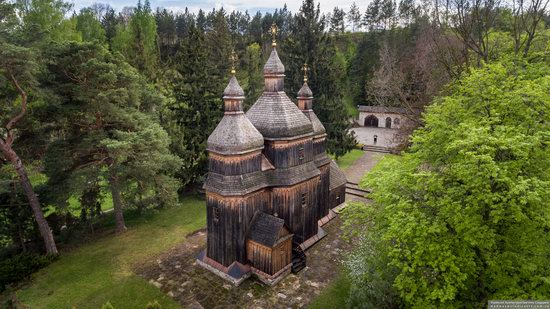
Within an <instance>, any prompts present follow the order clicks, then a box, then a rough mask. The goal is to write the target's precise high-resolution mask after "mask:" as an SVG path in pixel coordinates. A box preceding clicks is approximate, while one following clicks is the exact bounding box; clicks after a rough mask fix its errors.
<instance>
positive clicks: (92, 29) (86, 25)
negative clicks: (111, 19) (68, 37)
mask: <svg viewBox="0 0 550 309" xmlns="http://www.w3.org/2000/svg"><path fill="white" fill-rule="evenodd" d="M76 30H78V31H79V32H80V34H81V36H82V40H83V41H85V42H93V41H97V42H99V43H104V42H105V30H104V29H103V26H102V25H101V23H100V22H99V20H97V17H96V16H95V15H94V12H93V11H92V9H90V8H86V9H82V10H81V11H80V14H78V15H77V16H76Z"/></svg>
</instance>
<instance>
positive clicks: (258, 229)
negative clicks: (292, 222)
mask: <svg viewBox="0 0 550 309" xmlns="http://www.w3.org/2000/svg"><path fill="white" fill-rule="evenodd" d="M284 225H285V221H284V220H283V219H281V218H277V217H274V216H272V215H268V214H266V213H263V212H258V213H257V214H256V215H255V216H254V218H253V219H252V223H251V226H250V230H249V232H248V239H249V240H251V241H254V242H256V243H259V244H261V245H264V246H267V247H270V248H273V247H274V246H275V245H276V244H277V242H278V241H279V239H281V238H282V237H284V236H286V235H288V234H290V233H289V231H288V229H287V228H285V226H284Z"/></svg>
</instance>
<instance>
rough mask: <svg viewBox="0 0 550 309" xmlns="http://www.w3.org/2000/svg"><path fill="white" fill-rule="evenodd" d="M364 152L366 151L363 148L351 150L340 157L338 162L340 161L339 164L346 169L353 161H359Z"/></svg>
mask: <svg viewBox="0 0 550 309" xmlns="http://www.w3.org/2000/svg"><path fill="white" fill-rule="evenodd" d="M364 154H365V152H364V151H363V150H359V149H352V150H351V151H350V152H348V153H346V154H345V155H343V156H341V157H340V158H338V160H336V163H338V166H339V167H340V168H341V169H342V170H346V169H347V168H348V167H350V166H351V165H352V164H353V162H355V161H357V159H359V158H361V157H362V156H363V155H364ZM331 158H333V159H334V156H331Z"/></svg>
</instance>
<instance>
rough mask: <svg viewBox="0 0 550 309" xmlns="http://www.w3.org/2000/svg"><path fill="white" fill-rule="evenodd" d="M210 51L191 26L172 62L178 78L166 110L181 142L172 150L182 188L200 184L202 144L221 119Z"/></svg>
mask: <svg viewBox="0 0 550 309" xmlns="http://www.w3.org/2000/svg"><path fill="white" fill-rule="evenodd" d="M211 42H212V43H215V41H211ZM210 48H212V47H211V46H209V44H208V42H207V38H206V37H205V34H204V33H203V32H202V31H201V30H200V29H199V28H198V27H196V26H195V25H194V24H191V25H190V27H189V37H188V38H187V39H186V40H184V41H182V42H181V43H180V49H179V51H178V53H177V54H176V58H175V68H176V70H177V72H178V78H177V80H175V81H173V83H174V95H175V102H174V103H173V105H172V106H171V107H170V108H171V109H172V110H173V112H174V117H175V119H177V121H178V123H179V126H180V128H181V130H182V136H183V137H182V141H181V143H180V145H174V146H175V147H176V153H177V155H178V156H179V157H180V158H182V159H183V162H184V165H183V167H182V170H181V171H180V173H178V177H179V178H180V179H181V180H182V182H183V183H184V184H198V183H201V182H202V181H204V176H205V174H206V171H207V162H208V160H207V154H206V140H207V139H208V135H210V133H211V132H212V131H213V130H214V128H215V127H216V125H217V123H218V122H219V120H220V119H221V116H222V101H221V95H220V94H221V93H222V91H223V89H222V88H221V87H223V84H222V83H220V80H219V78H217V77H216V76H215V74H214V73H215V71H216V66H215V65H216V62H214V61H212V60H211V59H210V56H209V49H210ZM218 52H219V51H218ZM215 53H217V52H215ZM227 58H228V55H227V56H225V57H224V58H223V59H219V60H218V61H224V60H225V62H226V63H227V62H228V60H226V59H227ZM226 72H227V71H226ZM217 74H220V73H217Z"/></svg>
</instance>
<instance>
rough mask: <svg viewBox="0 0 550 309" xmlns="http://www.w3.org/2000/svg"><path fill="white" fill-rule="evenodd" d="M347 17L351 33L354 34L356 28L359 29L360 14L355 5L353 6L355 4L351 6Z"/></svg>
mask: <svg viewBox="0 0 550 309" xmlns="http://www.w3.org/2000/svg"><path fill="white" fill-rule="evenodd" d="M347 17H348V21H349V23H350V24H351V31H352V32H355V30H356V29H357V28H359V27H361V12H360V11H359V7H357V4H355V2H353V3H352V4H351V7H350V9H349V12H348V14H347Z"/></svg>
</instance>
